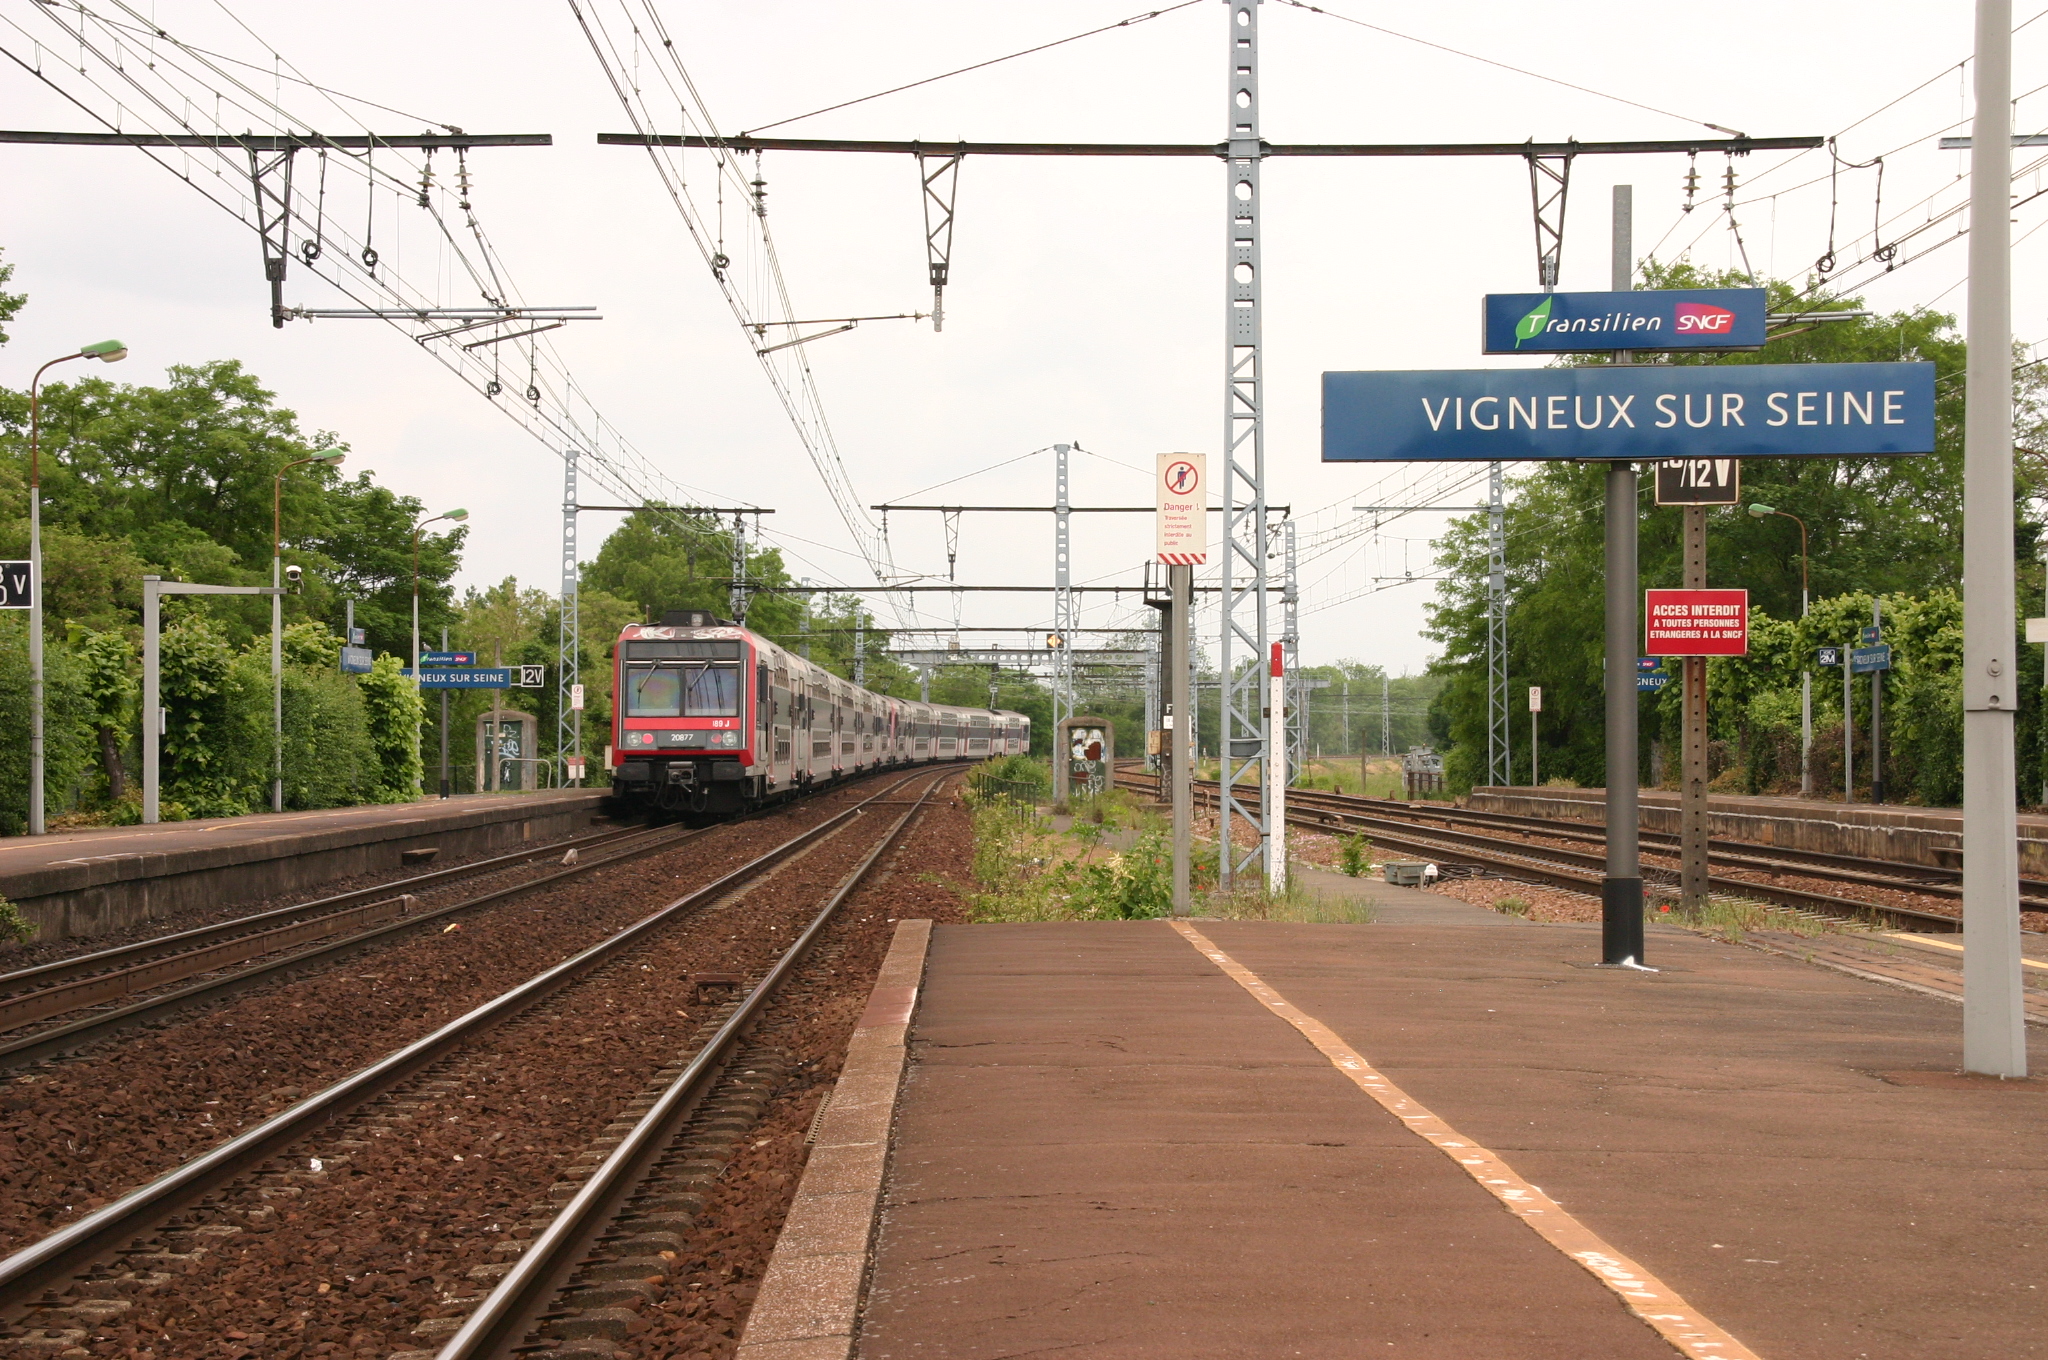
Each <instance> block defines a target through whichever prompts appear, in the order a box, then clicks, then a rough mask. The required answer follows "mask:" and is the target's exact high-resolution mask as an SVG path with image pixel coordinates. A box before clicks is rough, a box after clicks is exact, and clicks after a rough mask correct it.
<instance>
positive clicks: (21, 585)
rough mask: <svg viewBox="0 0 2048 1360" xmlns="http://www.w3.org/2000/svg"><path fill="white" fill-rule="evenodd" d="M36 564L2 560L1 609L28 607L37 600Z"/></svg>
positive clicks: (0, 575) (0, 568)
mask: <svg viewBox="0 0 2048 1360" xmlns="http://www.w3.org/2000/svg"><path fill="white" fill-rule="evenodd" d="M35 580H36V578H35V564H34V563H32V562H0V609H27V608H28V607H29V605H30V604H31V603H33V601H34V600H35V595H36V590H35Z"/></svg>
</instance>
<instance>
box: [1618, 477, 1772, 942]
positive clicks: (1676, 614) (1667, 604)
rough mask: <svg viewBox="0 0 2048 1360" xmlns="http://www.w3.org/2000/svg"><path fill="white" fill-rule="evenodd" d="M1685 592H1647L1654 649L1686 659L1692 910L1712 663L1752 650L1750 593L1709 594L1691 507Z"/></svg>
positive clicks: (1684, 849) (1702, 827)
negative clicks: (1710, 659)
mask: <svg viewBox="0 0 2048 1360" xmlns="http://www.w3.org/2000/svg"><path fill="white" fill-rule="evenodd" d="M1685 515H1686V525H1685V570H1686V576H1687V578H1688V586H1690V587H1691V588H1689V589H1686V590H1652V591H1648V592H1646V594H1645V600H1644V612H1645V616H1646V618H1647V619H1648V624H1647V626H1646V630H1645V637H1646V641H1647V642H1648V644H1649V645H1648V650H1650V651H1653V652H1662V653H1664V654H1665V655H1666V656H1682V657H1684V658H1685V698H1684V708H1683V715H1684V725H1683V746H1684V765H1683V771H1682V773H1681V775H1680V779H1679V793H1678V810H1679V819H1678V821H1679V825H1678V837H1679V871H1678V885H1679V886H1678V893H1679V902H1680V904H1681V905H1682V906H1684V907H1686V908H1687V909H1689V910H1695V911H1696V910H1698V909H1700V908H1701V907H1704V906H1705V905H1706V903H1707V839H1708V836H1707V658H1708V657H1710V656H1744V655H1747V654H1748V652H1749V592H1748V591H1746V590H1707V589H1705V588H1704V587H1703V586H1691V582H1692V581H1693V580H1699V581H1702V582H1704V580H1705V578H1706V574H1707V572H1706V555H1707V526H1706V517H1707V512H1706V510H1705V508H1704V507H1700V506H1690V507H1688V508H1687V509H1686V512H1685Z"/></svg>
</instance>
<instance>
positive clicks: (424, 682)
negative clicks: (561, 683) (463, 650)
mask: <svg viewBox="0 0 2048 1360" xmlns="http://www.w3.org/2000/svg"><path fill="white" fill-rule="evenodd" d="M405 675H406V678H408V679H410V678H411V677H412V670H411V668H410V667H408V668H407V669H406V671H405ZM547 682H548V668H547V667H546V666H485V667H482V668H481V669H468V670H457V669H453V668H443V667H437V666H429V665H422V666H421V667H420V688H421V689H513V688H518V689H539V688H542V687H544V686H545V685H546V684H547Z"/></svg>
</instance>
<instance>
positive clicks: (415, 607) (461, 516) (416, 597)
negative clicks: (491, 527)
mask: <svg viewBox="0 0 2048 1360" xmlns="http://www.w3.org/2000/svg"><path fill="white" fill-rule="evenodd" d="M468 518H469V511H467V510H443V511H442V512H441V513H440V514H438V515H429V516H428V517H427V518H425V519H423V520H421V521H420V522H419V523H418V524H415V525H413V526H412V687H413V688H414V689H418V688H419V687H420V530H422V529H424V528H426V527H427V526H428V525H429V524H436V523H439V522H440V521H441V520H444V519H446V520H455V521H457V522H460V521H462V520H466V519H468ZM419 735H420V734H419V732H418V731H417V730H415V731H414V733H413V745H414V746H415V747H417V746H418V745H419ZM425 780H426V774H425V773H424V771H422V773H421V775H420V783H419V784H418V785H417V786H416V788H415V791H416V792H424V791H425V783H424V781H425Z"/></svg>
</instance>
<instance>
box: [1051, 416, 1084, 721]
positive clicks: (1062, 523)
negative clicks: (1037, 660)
mask: <svg viewBox="0 0 2048 1360" xmlns="http://www.w3.org/2000/svg"><path fill="white" fill-rule="evenodd" d="M1073 447H1074V446H1073V445H1071V444H1055V445H1053V446H1052V451H1053V516H1052V522H1053V530H1052V584H1053V595H1052V631H1053V635H1054V636H1055V637H1057V638H1058V639H1059V644H1058V646H1056V647H1054V648H1053V657H1052V721H1053V731H1054V732H1055V733H1057V732H1058V731H1059V724H1060V722H1061V720H1062V719H1065V718H1070V717H1072V716H1073V714H1074V657H1073V649H1074V629H1075V628H1076V627H1077V626H1078V625H1077V621H1076V619H1075V618H1074V560H1073V557H1072V555H1071V552H1070V549H1071V547H1072V545H1073V540H1072V537H1071V536H1070V530H1071V527H1072V521H1073V504H1074V503H1073V501H1072V500H1071V499H1070V498H1069V496H1068V494H1067V459H1068V457H1069V455H1070V454H1071V453H1072V452H1073Z"/></svg>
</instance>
